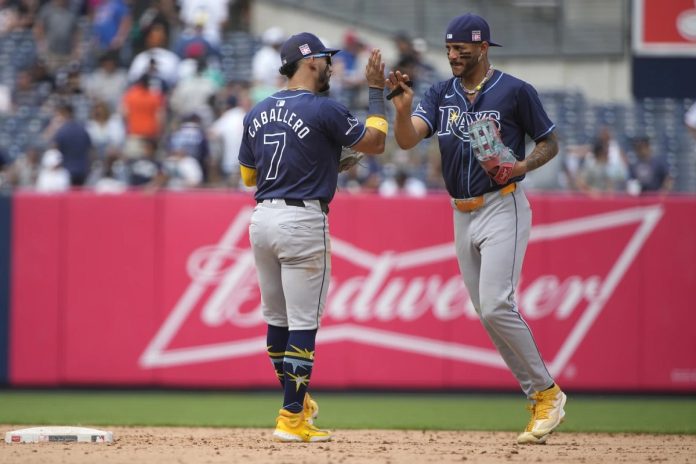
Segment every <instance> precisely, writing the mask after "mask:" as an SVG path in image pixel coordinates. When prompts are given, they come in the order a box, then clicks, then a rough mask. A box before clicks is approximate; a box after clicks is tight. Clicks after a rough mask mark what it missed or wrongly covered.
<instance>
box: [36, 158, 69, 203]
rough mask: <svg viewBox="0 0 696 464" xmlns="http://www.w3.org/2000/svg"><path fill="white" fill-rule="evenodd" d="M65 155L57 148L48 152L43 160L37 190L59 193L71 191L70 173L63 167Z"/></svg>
mask: <svg viewBox="0 0 696 464" xmlns="http://www.w3.org/2000/svg"><path fill="white" fill-rule="evenodd" d="M62 163H63V155H62V154H61V152H59V151H58V150H56V149H55V148H51V149H49V150H46V151H45V152H44V154H43V157H42V158H41V170H40V171H39V176H38V178H37V179H36V190H37V191H39V192H42V193H58V192H67V191H68V190H70V173H69V172H68V170H67V169H65V168H64V167H63V166H62Z"/></svg>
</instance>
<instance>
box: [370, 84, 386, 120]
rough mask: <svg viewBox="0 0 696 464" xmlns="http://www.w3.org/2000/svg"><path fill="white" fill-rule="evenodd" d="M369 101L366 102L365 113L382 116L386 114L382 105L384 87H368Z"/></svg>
mask: <svg viewBox="0 0 696 464" xmlns="http://www.w3.org/2000/svg"><path fill="white" fill-rule="evenodd" d="M368 95H369V103H368V104H367V114H375V115H379V116H384V115H385V114H387V111H386V108H385V105H384V89H380V88H377V87H370V93H369V94H368Z"/></svg>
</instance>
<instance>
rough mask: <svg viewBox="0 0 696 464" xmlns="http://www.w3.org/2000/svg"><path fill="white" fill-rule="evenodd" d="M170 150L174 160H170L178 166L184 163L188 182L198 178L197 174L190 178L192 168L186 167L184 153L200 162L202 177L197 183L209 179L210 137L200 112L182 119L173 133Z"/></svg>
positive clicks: (185, 177)
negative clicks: (204, 127)
mask: <svg viewBox="0 0 696 464" xmlns="http://www.w3.org/2000/svg"><path fill="white" fill-rule="evenodd" d="M168 151H169V154H170V155H171V156H172V160H170V161H172V162H173V163H174V164H175V165H177V166H178V165H182V166H184V168H183V169H186V171H185V174H186V175H185V176H184V179H186V182H188V181H189V180H192V181H193V180H196V179H197V176H194V177H193V178H189V176H190V175H193V174H191V169H188V168H187V167H186V165H187V164H188V161H184V160H183V158H182V156H181V154H182V153H183V154H184V155H186V156H187V157H190V158H191V159H193V160H195V161H196V162H197V163H198V167H199V170H200V173H201V179H198V180H196V182H195V183H196V185H198V184H200V183H201V182H207V181H208V175H209V171H210V169H209V163H210V147H209V144H208V137H207V135H206V133H205V131H204V130H203V128H202V127H201V117H200V116H199V115H198V114H196V113H191V114H188V115H186V116H185V117H184V118H183V119H182V121H181V126H179V128H178V129H177V130H175V131H174V132H173V133H172V135H171V138H170V141H169V150H168ZM170 164H171V163H170ZM170 177H171V176H170Z"/></svg>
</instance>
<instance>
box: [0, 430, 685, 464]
mask: <svg viewBox="0 0 696 464" xmlns="http://www.w3.org/2000/svg"><path fill="white" fill-rule="evenodd" d="M25 427H26V426H0V430H2V432H3V434H2V436H3V438H4V434H5V432H7V431H10V430H15V429H18V428H25ZM99 429H101V430H110V431H112V432H114V438H115V442H114V443H110V444H87V443H85V444H82V443H79V444H78V443H41V444H5V443H4V442H3V443H2V444H0V462H1V463H3V464H15V463H17V464H39V463H40V464H53V463H71V464H73V463H75V464H81V463H90V464H92V463H103V464H115V463H123V464H139V463H148V464H160V463H161V464H164V463H167V464H169V463H185V464H209V463H210V464H215V463H226V464H229V463H252V464H254V463H272V464H302V463H307V464H310V463H311V464H314V463H317V464H318V463H336V464H348V463H361V464H362V463H365V464H377V463H380V464H388V463H389V464H398V463H438V464H446V463H462V462H467V463H511V462H513V463H514V462H519V463H538V462H540V463H583V464H587V463H607V462H626V463H656V462H667V463H696V436H694V435H635V434H585V433H582V434H580V433H564V432H559V433H557V434H555V435H554V436H552V437H551V438H550V439H549V441H548V444H546V445H537V446H533V445H527V446H520V445H517V444H515V443H514V439H515V436H516V435H515V434H514V433H503V432H441V431H398V430H374V431H372V430H339V431H337V432H336V433H335V440H334V441H333V442H331V443H315V444H284V443H282V444H281V443H275V442H273V441H271V430H267V429H219V428H164V427H162V428H159V427H158V428H152V427H148V428H124V427H99Z"/></svg>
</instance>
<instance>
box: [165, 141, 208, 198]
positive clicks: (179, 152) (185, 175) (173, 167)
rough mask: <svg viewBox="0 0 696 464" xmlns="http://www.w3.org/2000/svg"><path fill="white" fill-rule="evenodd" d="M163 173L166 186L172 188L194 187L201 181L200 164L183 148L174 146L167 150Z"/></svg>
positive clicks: (199, 184)
mask: <svg viewBox="0 0 696 464" xmlns="http://www.w3.org/2000/svg"><path fill="white" fill-rule="evenodd" d="M164 175H165V176H166V178H167V188H170V189H174V190H181V189H190V188H195V187H199V186H201V184H202V183H203V171H202V170H201V166H200V164H199V163H198V162H197V161H196V160H195V159H194V158H193V157H191V156H189V155H188V154H187V153H186V150H184V149H179V148H175V149H174V150H171V151H170V152H169V154H168V155H167V157H166V158H165V160H164Z"/></svg>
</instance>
